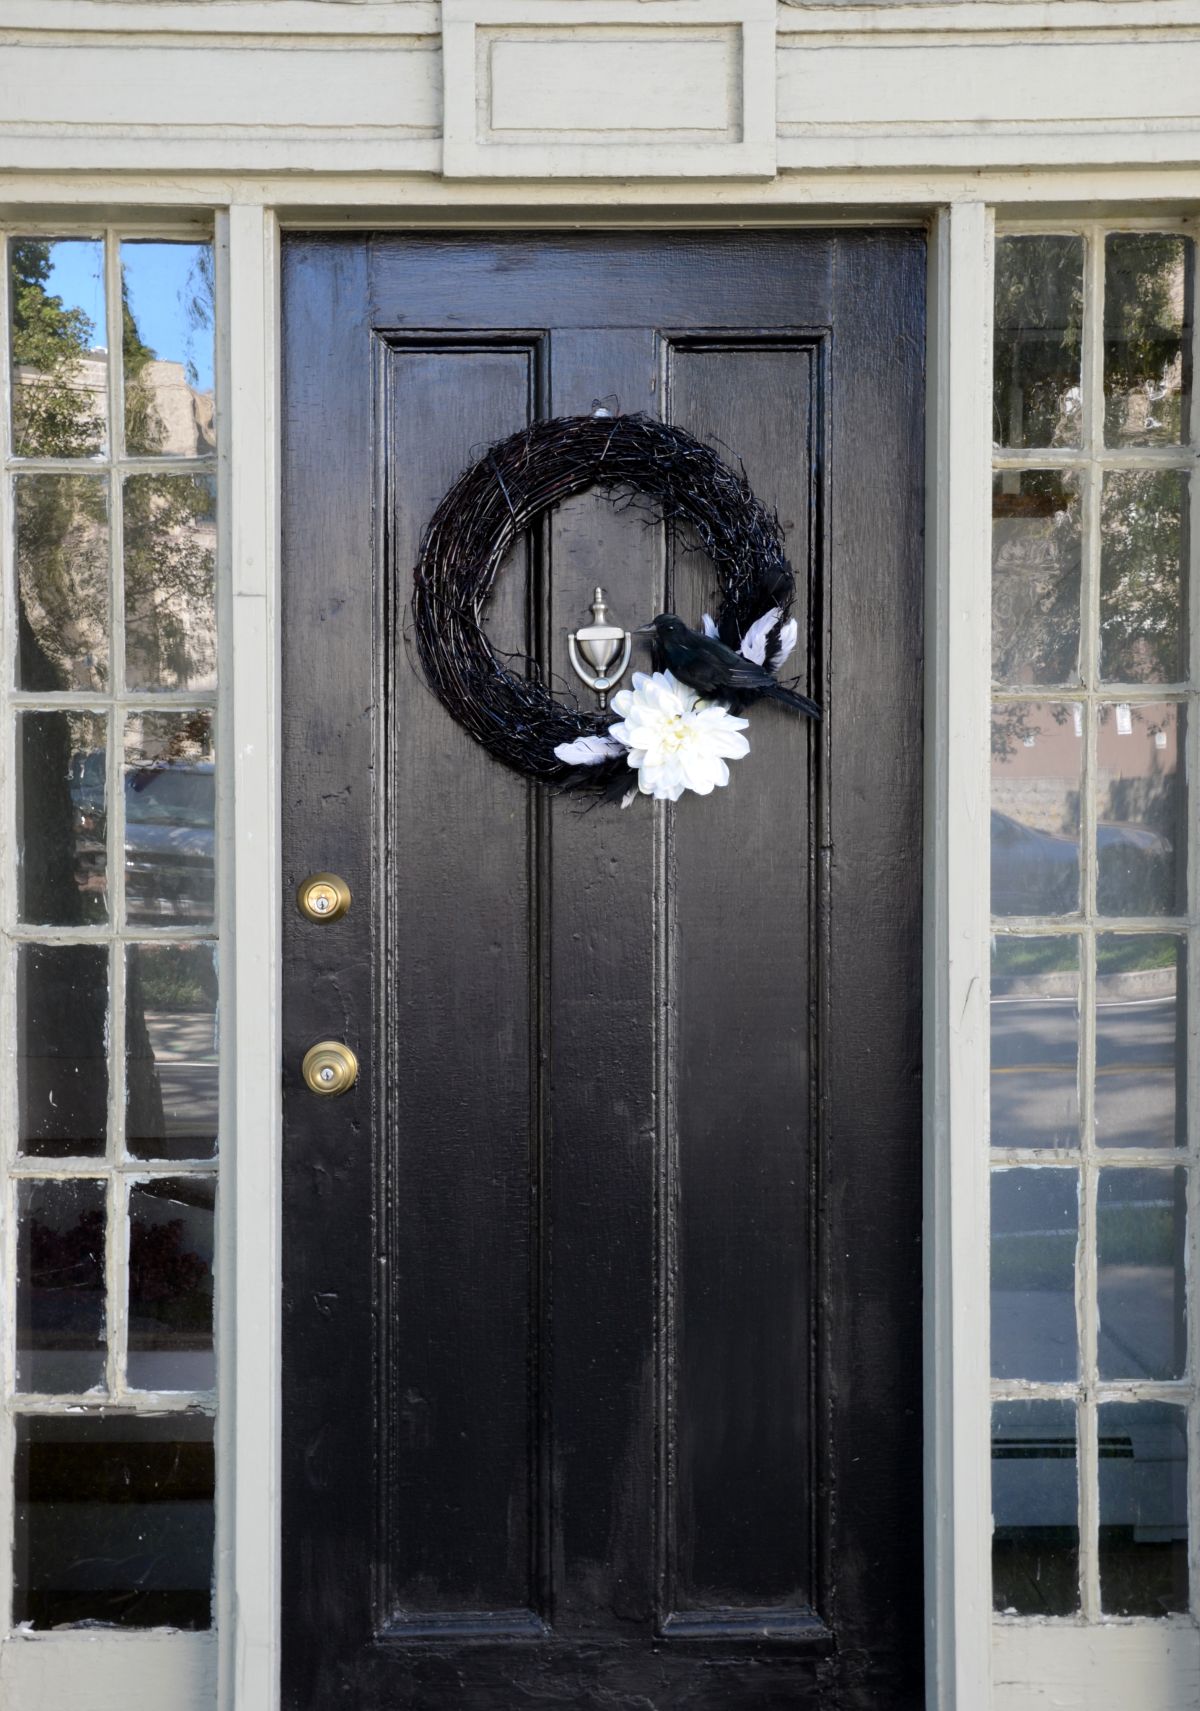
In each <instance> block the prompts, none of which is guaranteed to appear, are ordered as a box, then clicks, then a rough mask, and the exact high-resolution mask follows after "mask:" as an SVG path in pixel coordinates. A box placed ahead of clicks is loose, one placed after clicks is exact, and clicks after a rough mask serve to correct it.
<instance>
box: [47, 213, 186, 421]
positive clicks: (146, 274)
mask: <svg viewBox="0 0 1200 1711" xmlns="http://www.w3.org/2000/svg"><path fill="white" fill-rule="evenodd" d="M198 247H199V246H197V245H196V244H187V243H179V244H170V243H145V244H137V245H136V246H135V245H132V244H126V245H125V246H124V252H123V259H124V261H125V266H126V277H127V279H128V285H129V299H130V305H131V307H132V309H133V314H134V319H135V320H136V322H137V328H138V332H139V333H140V334H141V337H142V339H143V340H144V341H145V343H146V344H148V345H149V346H150V348H151V349H152V350H153V351H154V352H155V353H156V354H157V355H158V356H160V357H163V358H165V359H166V360H168V361H172V362H183V363H185V364H186V363H188V362H192V363H194V364H195V366H196V383H195V384H196V387H197V389H198V390H199V391H201V392H207V391H208V390H209V388H210V387H211V386H212V383H213V357H212V334H211V332H201V333H200V334H199V335H198V336H197V335H196V334H195V333H193V332H192V331H191V330H190V329H188V332H187V336H186V348H184V349H180V348H179V344H180V341H179V333H180V329H181V328H185V327H186V326H187V319H186V316H185V314H184V310H183V303H184V302H185V301H186V299H187V297H188V296H189V295H190V292H189V289H188V281H189V278H190V276H191V273H192V267H193V263H194V261H195V256H196V250H197V248H198ZM52 253H53V259H54V266H53V268H52V270H51V273H50V277H49V279H48V280H47V282H46V285H47V289H48V290H49V291H51V292H52V293H53V294H54V295H55V296H57V297H61V298H62V300H63V302H64V303H66V304H78V305H79V307H80V308H81V309H82V310H83V311H84V313H85V314H87V315H88V316H89V317H90V318H91V320H92V323H93V325H94V327H95V332H94V333H93V335H92V336H93V342H94V344H95V347H96V348H97V349H104V348H105V346H106V344H107V339H106V337H105V331H104V279H103V267H102V264H101V261H100V255H101V246H100V244H99V243H95V244H92V243H60V244H56V245H55V247H54V250H53V252H52Z"/></svg>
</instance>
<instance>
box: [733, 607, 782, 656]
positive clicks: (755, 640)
mask: <svg viewBox="0 0 1200 1711" xmlns="http://www.w3.org/2000/svg"><path fill="white" fill-rule="evenodd" d="M779 618H780V612H779V607H778V606H772V608H771V610H770V611H769V612H764V613H763V615H762V617H761V618H756V619H755V620H754V622H753V623H752V624H751V626H750V628H749V629H748V630H747V631H746V634H745V635H744V636H743V637H742V655H743V657H744V658H746V659H748V660H750V662H751V663H752V664H753V665H762V664H764V663H765V661H766V657H767V637H768V636H769V635H770V634H771V631H772V630H773V629H774V628H775V626H776V624H777V623H778V622H779Z"/></svg>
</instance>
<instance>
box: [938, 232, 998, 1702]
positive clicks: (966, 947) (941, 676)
mask: <svg viewBox="0 0 1200 1711" xmlns="http://www.w3.org/2000/svg"><path fill="white" fill-rule="evenodd" d="M930 261H931V265H930V287H931V289H930V303H929V327H930V334H929V339H930V359H931V360H930V390H929V413H928V429H927V431H928V434H929V454H928V470H929V479H928V495H929V498H928V530H929V555H930V557H929V569H928V580H927V604H926V613H927V626H926V628H927V665H926V679H925V684H926V703H925V706H926V718H925V730H926V743H927V747H926V818H925V850H926V855H925V861H926V866H925V983H926V984H925V1042H926V1043H925V1099H926V1110H925V1158H926V1189H925V1371H926V1412H925V1442H926V1463H925V1491H926V1499H925V1514H926V1528H925V1573H926V1611H927V1623H928V1643H927V1649H926V1673H927V1699H926V1703H927V1705H928V1707H929V1711H987V1707H988V1705H989V1702H990V1680H991V1573H990V1553H991V1514H990V1486H989V1479H988V1458H989V1454H990V1431H989V1402H988V1376H989V1375H988V1366H989V1360H988V1336H987V1322H988V1309H987V1303H988V1249H987V1241H986V1237H985V1232H986V1231H987V1227H988V1156H987V1149H986V1145H985V1136H986V1134H987V1126H986V1125H987V1111H988V980H987V957H988V925H989V923H988V895H987V887H986V875H987V871H988V856H989V818H988V713H989V709H988V682H989V679H990V675H991V671H990V626H989V606H990V599H989V584H990V565H991V554H990V539H989V537H990V527H991V476H990V469H989V455H988V454H989V434H988V426H989V422H990V416H991V408H990V378H991V319H992V274H991V219H990V216H989V213H988V210H987V209H986V207H985V206H984V204H983V203H982V202H963V203H956V204H955V205H954V206H952V207H951V208H949V209H947V210H944V211H942V212H941V213H940V214H939V215H938V218H937V221H936V224H935V227H934V231H933V242H932V246H931V258H930Z"/></svg>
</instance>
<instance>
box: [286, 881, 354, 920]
mask: <svg viewBox="0 0 1200 1711" xmlns="http://www.w3.org/2000/svg"><path fill="white" fill-rule="evenodd" d="M296 904H297V907H298V908H299V910H300V913H301V914H302V915H303V916H304V917H305V919H306V920H309V921H336V920H338V919H340V917H341V916H343V915H344V914H345V913H346V911H347V909H348V908H349V907H350V887H349V886H348V885H347V884H346V881H345V880H344V879H343V878H342V876H341V874H340V873H310V874H309V876H308V878H307V879H306V880H304V881H302V883H301V884H300V885H299V886H298V887H297V889H296Z"/></svg>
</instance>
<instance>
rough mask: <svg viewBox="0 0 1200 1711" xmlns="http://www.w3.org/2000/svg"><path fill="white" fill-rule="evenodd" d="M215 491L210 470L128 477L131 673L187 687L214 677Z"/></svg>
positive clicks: (134, 681) (143, 684) (157, 683)
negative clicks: (199, 473)
mask: <svg viewBox="0 0 1200 1711" xmlns="http://www.w3.org/2000/svg"><path fill="white" fill-rule="evenodd" d="M215 508H216V495H215V487H214V483H213V482H212V481H211V480H210V479H209V478H208V477H206V476H195V475H133V476H130V477H129V478H128V480H127V481H126V482H125V623H126V661H125V668H126V680H127V682H128V683H129V685H130V687H131V688H160V689H187V688H191V687H195V686H197V684H198V683H206V682H207V681H209V680H211V678H212V675H213V671H214V667H215V655H216V646H215V640H216V639H215V635H214V633H213V632H214V625H213V611H214V577H215V565H216V560H215V531H214V526H213V524H214V516H215Z"/></svg>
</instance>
